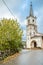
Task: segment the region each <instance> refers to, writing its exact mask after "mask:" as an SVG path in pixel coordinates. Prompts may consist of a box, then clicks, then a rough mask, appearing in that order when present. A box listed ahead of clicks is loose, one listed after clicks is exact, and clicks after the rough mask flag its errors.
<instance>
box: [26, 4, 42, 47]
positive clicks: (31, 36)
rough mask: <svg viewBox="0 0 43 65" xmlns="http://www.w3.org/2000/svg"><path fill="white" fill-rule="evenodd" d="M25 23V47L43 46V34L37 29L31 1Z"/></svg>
mask: <svg viewBox="0 0 43 65" xmlns="http://www.w3.org/2000/svg"><path fill="white" fill-rule="evenodd" d="M26 19H27V21H26V22H27V25H26V48H38V47H39V48H43V34H41V33H39V32H38V30H37V23H36V19H37V18H36V16H34V14H33V8H32V3H31V4H30V13H29V16H28V17H27V18H26Z"/></svg>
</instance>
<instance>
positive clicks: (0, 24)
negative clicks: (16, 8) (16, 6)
mask: <svg viewBox="0 0 43 65" xmlns="http://www.w3.org/2000/svg"><path fill="white" fill-rule="evenodd" d="M22 33H23V32H22V29H21V28H20V25H19V23H18V22H17V20H16V21H15V20H14V19H5V18H3V19H2V20H1V21H0V50H4V51H5V50H7V49H10V52H12V51H13V52H17V51H19V49H20V44H21V42H22Z"/></svg>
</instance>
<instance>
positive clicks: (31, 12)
mask: <svg viewBox="0 0 43 65" xmlns="http://www.w3.org/2000/svg"><path fill="white" fill-rule="evenodd" d="M29 16H34V15H33V8H32V2H31V3H30V14H29Z"/></svg>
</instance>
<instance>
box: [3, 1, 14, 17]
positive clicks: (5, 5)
mask: <svg viewBox="0 0 43 65" xmlns="http://www.w3.org/2000/svg"><path fill="white" fill-rule="evenodd" d="M2 1H3V3H4V4H5V6H6V7H7V8H8V10H9V12H10V13H11V15H12V16H13V17H15V16H14V15H13V13H12V12H11V10H10V8H9V7H8V6H7V4H6V2H5V1H4V0H2Z"/></svg>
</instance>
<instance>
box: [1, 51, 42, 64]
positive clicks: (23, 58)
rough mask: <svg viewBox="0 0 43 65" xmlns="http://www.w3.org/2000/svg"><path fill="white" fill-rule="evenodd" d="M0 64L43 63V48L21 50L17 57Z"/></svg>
mask: <svg viewBox="0 0 43 65" xmlns="http://www.w3.org/2000/svg"><path fill="white" fill-rule="evenodd" d="M0 65H43V50H29V51H28V50H22V52H21V53H20V55H19V56H17V58H15V59H13V60H11V61H9V62H8V63H5V64H0Z"/></svg>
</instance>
